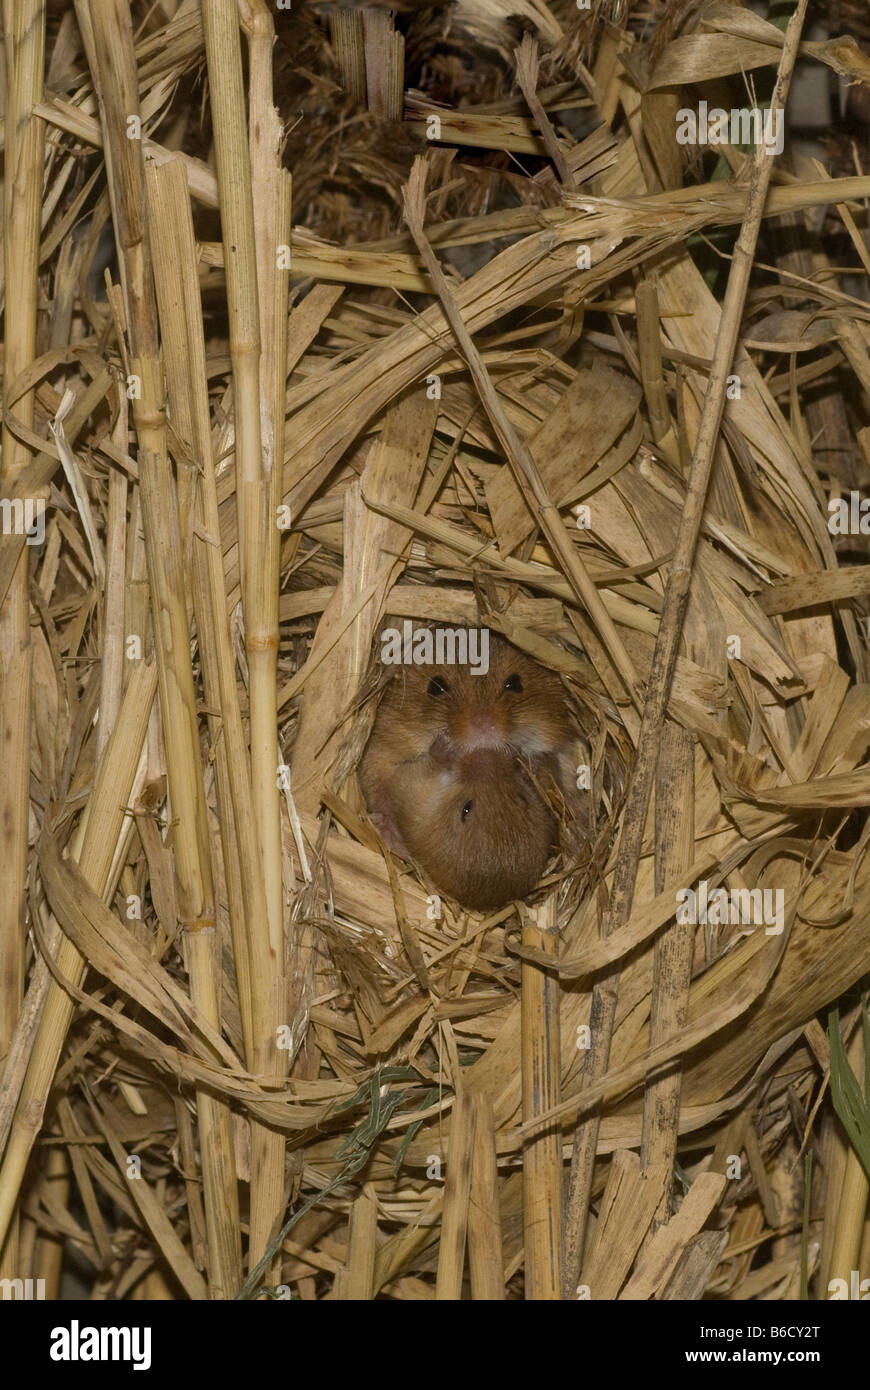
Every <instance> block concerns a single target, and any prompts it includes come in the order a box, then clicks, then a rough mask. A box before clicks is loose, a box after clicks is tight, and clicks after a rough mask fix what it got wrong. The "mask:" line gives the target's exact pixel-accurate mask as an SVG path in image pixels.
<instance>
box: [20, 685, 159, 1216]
mask: <svg viewBox="0 0 870 1390" xmlns="http://www.w3.org/2000/svg"><path fill="white" fill-rule="evenodd" d="M156 686H157V672H156V670H155V667H154V666H153V665H151V664H148V663H146V662H142V663H141V665H139V666H137V667H136V669H135V670H134V671H133V673H132V675H131V677H130V680H129V683H128V685H127V689H126V691H125V692H124V698H123V701H122V703H121V709H120V711H119V713H118V720H117V723H116V724H115V727H114V729H113V730H112V734H111V737H110V739H109V742H108V744H107V745H106V751H105V753H104V755H103V758H102V759H101V761H100V765H99V768H98V769H97V774H96V779H95V782H94V790H93V793H92V795H91V798H90V801H89V803H88V812H87V814H86V816H84V817H83V818H82V820H81V821H80V823H79V826H78V827H77V828H76V833H75V835H74V837H73V843H72V845H71V854H72V856H73V857H74V858H75V859H77V861H78V863H79V867H80V868H81V871H82V873H83V874H84V876H85V878H86V879H87V880H88V882H89V883H90V884H91V885H92V887H93V888H94V889H95V891H96V892H97V893H99V894H101V895H105V894H106V891H107V889H109V890H110V891H114V881H113V880H112V879H111V878H110V873H111V871H112V867H113V861H115V859H116V848H117V845H118V840H119V838H120V837H121V834H122V832H123V831H124V830H125V827H126V817H127V807H128V806H129V805H130V801H131V797H132V794H133V788H134V783H135V780H136V777H137V769H138V768H139V763H140V757H141V753H142V746H143V744H144V741H145V734H146V730H147V728H148V721H149V718H150V714H151V706H152V703H153V701H154V694H155V690H156ZM116 867H117V870H118V871H120V864H117V865H116ZM57 969H58V972H59V973H60V975H61V976H62V977H63V978H64V979H68V980H70V981H72V983H73V984H75V985H78V984H80V983H81V979H82V976H83V974H84V969H85V962H84V959H83V957H82V956H81V954H80V953H79V951H78V950H77V948H76V947H75V946H74V945H73V943H72V942H71V941H70V940H69V939H68V938H67V937H64V938H63V940H62V941H61V944H60V948H59V950H58V952H57ZM73 1008H74V1005H73V1001H72V999H71V998H70V996H69V995H68V994H67V993H66V992H65V991H64V990H63V989H62V988H61V986H60V985H58V984H57V983H56V982H55V981H54V980H52V982H51V984H50V985H49V988H48V993H47V996H46V1001H45V1007H44V1009H43V1013H42V1017H41V1019H40V1022H39V1029H38V1031H37V1034H36V1037H35V1039H34V1043H33V1046H32V1048H31V1051H30V1058H29V1061H28V1065H27V1072H26V1074H25V1077H24V1083H23V1085H22V1088H21V1094H20V1096H19V1099H18V1105H17V1108H16V1111H15V1116H14V1118H13V1121H12V1126H11V1129H10V1132H9V1139H8V1143H7V1145H6V1150H5V1153H4V1155H3V1166H2V1168H0V1241H2V1240H3V1239H5V1236H6V1232H7V1230H8V1229H9V1223H10V1221H11V1219H12V1215H13V1212H14V1210H15V1204H16V1202H17V1200H18V1192H19V1188H20V1186H21V1180H22V1178H23V1177H24V1170H25V1167H26V1165H27V1159H28V1156H29V1154H30V1151H31V1149H32V1147H33V1142H34V1140H35V1138H36V1135H37V1134H38V1132H39V1128H40V1125H41V1124H42V1116H43V1114H44V1111H45V1106H46V1102H47V1101H48V1092H49V1089H50V1087H51V1082H52V1079H53V1077H54V1073H55V1068H56V1067H57V1062H58V1058H59V1056H60V1050H61V1048H62V1047H63V1043H64V1039H65V1038H66V1035H67V1031H68V1029H69V1025H70V1021H71V1019H72V1014H73Z"/></svg>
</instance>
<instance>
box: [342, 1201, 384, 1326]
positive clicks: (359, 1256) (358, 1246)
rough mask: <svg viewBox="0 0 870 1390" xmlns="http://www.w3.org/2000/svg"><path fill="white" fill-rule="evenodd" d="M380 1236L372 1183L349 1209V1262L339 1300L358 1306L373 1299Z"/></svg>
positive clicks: (345, 1269) (343, 1273)
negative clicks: (378, 1237) (354, 1303)
mask: <svg viewBox="0 0 870 1390" xmlns="http://www.w3.org/2000/svg"><path fill="white" fill-rule="evenodd" d="M377 1235H378V1199H377V1197H376V1195H375V1190H374V1187H373V1186H372V1184H371V1183H366V1184H365V1186H364V1187H363V1190H362V1192H361V1193H360V1194H359V1196H358V1197H357V1198H356V1200H355V1202H354V1203H353V1206H352V1207H351V1209H350V1223H349V1227H348V1235H347V1261H346V1263H345V1266H344V1269H343V1270H341V1271H340V1273H341V1278H340V1283H339V1291H338V1293H337V1294H336V1297H338V1298H340V1299H342V1300H343V1301H349V1302H357V1303H359V1302H365V1303H368V1302H369V1301H370V1300H371V1299H372V1298H373V1297H374V1287H375V1254H376V1253H377Z"/></svg>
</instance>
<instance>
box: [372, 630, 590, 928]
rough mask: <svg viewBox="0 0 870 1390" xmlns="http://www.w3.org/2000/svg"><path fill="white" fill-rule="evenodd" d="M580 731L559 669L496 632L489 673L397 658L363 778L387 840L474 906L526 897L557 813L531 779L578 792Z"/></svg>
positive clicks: (491, 638) (552, 834)
mask: <svg viewBox="0 0 870 1390" xmlns="http://www.w3.org/2000/svg"><path fill="white" fill-rule="evenodd" d="M575 737H576V731H575V728H574V725H573V723H572V720H571V718H570V715H569V713H568V703H567V699H566V695H565V691H564V689H563V687H562V684H561V682H560V681H559V678H558V677H557V676H556V675H554V674H553V672H551V671H548V670H546V669H545V668H544V667H542V666H540V665H538V663H537V662H536V661H533V660H532V659H531V658H530V657H528V656H526V655H525V653H524V652H521V651H519V650H518V648H516V647H514V646H512V645H511V644H510V643H509V642H507V641H505V639H504V638H502V637H500V636H499V635H498V634H496V633H492V632H491V633H489V664H488V669H487V671H486V672H485V673H483V674H475V673H474V672H473V671H472V670H471V669H470V668H469V666H468V665H462V664H459V663H457V664H454V665H441V666H439V665H430V664H427V665H401V666H397V667H396V670H395V674H394V675H393V678H392V679H391V681H390V682H389V683H388V685H387V686H386V689H385V691H384V694H383V696H382V698H381V701H380V705H379V707H378V712H377V716H376V718H375V723H374V727H373V729H372V733H371V736H370V738H369V741H368V744H367V745H366V749H365V752H364V754H363V757H362V760H361V762H360V765H359V769H358V774H359V780H360V786H361V789H362V792H363V795H364V797H365V800H366V805H367V806H368V810H369V814H370V815H371V817H372V820H373V821H374V822H375V824H376V825H377V827H378V829H379V830H380V832H381V835H382V836H383V838H384V840H385V842H386V844H387V845H388V846H389V847H390V848H391V849H393V850H395V851H396V852H397V853H398V854H401V855H403V856H404V857H405V858H411V857H413V858H415V859H417V860H418V862H419V863H420V864H421V865H422V866H423V868H424V869H426V870H427V872H428V873H429V874H430V876H431V877H432V878H433V880H434V881H435V882H436V883H439V884H440V885H441V886H443V887H444V888H445V891H448V892H453V895H454V896H455V897H457V898H458V899H459V901H460V902H463V903H464V904H465V905H466V906H478V905H480V906H483V905H485V906H487V907H491V906H493V905H494V904H495V899H496V898H498V903H499V904H501V903H504V902H507V901H508V900H509V899H510V898H511V897H515V896H520V897H522V896H525V893H527V892H528V891H529V890H530V889H531V887H533V885H534V883H535V882H536V880H537V879H538V878H539V877H540V874H541V873H542V871H543V867H544V865H545V863H546V860H547V857H548V855H549V853H550V850H551V849H552V847H553V843H554V840H555V820H554V818H553V816H552V814H551V813H550V811H549V810H548V809H547V807H546V805H545V803H544V802H543V800H542V799H541V796H540V795H539V793H538V792H537V791H536V790H535V787H534V782H533V780H532V779H538V778H543V777H545V776H546V777H547V778H548V779H549V781H550V782H551V783H552V782H553V781H555V782H556V784H557V785H558V787H559V788H560V790H561V791H562V792H563V793H564V794H565V795H566V798H567V799H568V800H569V801H570V800H571V794H572V792H573V781H572V777H571V769H572V768H573V760H572V758H571V750H572V747H573V743H574V739H575ZM484 755H486V756H484ZM530 773H531V777H530V775H529V774H530ZM468 802H472V803H474V804H473V805H472V807H471V810H470V811H468V812H467V813H466V818H465V820H464V821H460V822H457V821H456V814H458V813H460V812H461V811H462V810H463V808H464V807H465V805H466V803H468ZM475 825H477V826H478V827H479V828H477V829H476V830H475V829H474V828H473V827H474V826H475ZM469 828H471V833H470V834H464V835H459V831H460V829H469ZM474 853H477V854H479V857H480V864H479V866H478V868H477V870H474V869H473V868H472V866H471V863H470V859H471V857H472V855H473V854H474ZM457 855H458V856H459V858H458V859H457V857H456V856H457ZM454 865H458V867H455V868H454V867H453V866H454ZM484 879H485V880H486V884H487V885H488V886H484ZM451 885H452V886H451ZM517 885H519V887H520V888H522V891H520V892H518V891H517ZM454 890H455V891H454ZM469 892H470V893H472V894H473V896H474V898H475V900H476V901H474V902H472V900H471V898H470V897H469V896H468V894H469ZM484 899H486V901H485V904H484Z"/></svg>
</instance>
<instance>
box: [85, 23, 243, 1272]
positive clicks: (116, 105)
mask: <svg viewBox="0 0 870 1390" xmlns="http://www.w3.org/2000/svg"><path fill="white" fill-rule="evenodd" d="M90 16H91V23H92V26H93V51H92V52H89V54H88V57H89V61H90V62H91V70H92V74H93V77H94V83H95V86H96V88H97V91H98V93H99V98H100V108H101V117H102V124H103V146H104V151H105V154H106V162H107V168H108V172H109V189H110V195H111V202H112V215H113V220H114V224H115V235H116V241H117V244H118V251H119V260H120V263H121V266H122V278H123V286H124V300H125V311H126V320H127V331H128V338H129V356H130V368H131V374H132V376H133V377H134V379H135V380H136V382H137V383H138V393H137V394H136V395H134V400H133V419H134V424H135V426H136V432H137V436H138V441H139V486H140V493H141V499H142V511H143V520H144V530H145V549H146V556H147V561H148V579H149V583H150V588H151V604H152V615H153V624H154V634H155V645H156V649H157V660H158V684H159V691H160V707H161V715H162V727H163V736H164V740H165V743H166V750H167V772H168V782H169V795H170V801H171V805H172V813H173V816H174V818H175V819H176V820H177V822H178V833H177V835H176V837H175V841H174V847H175V864H176V872H177V876H178V883H179V889H180V901H179V907H180V912H181V916H182V921H183V923H184V926H185V929H186V947H187V963H188V968H189V971H190V981H191V996H192V998H193V1001H194V1003H195V1004H196V1005H197V1007H198V1008H199V1009H200V1010H201V1011H202V1013H203V1015H204V1016H205V1017H206V1018H207V1019H208V1021H209V1022H210V1023H211V1024H213V1025H214V1027H215V1028H216V1029H218V1030H219V1029H220V1007H219V1001H218V995H217V989H216V972H215V963H214V957H215V945H216V932H215V905H214V889H213V884H212V870H211V857H210V846H209V839H208V823H207V817H206V805H205V790H204V787H203V780H202V769H201V765H200V751H199V731H198V723H197V714H196V698H195V693H194V686H193V671H192V667H191V661H190V647H189V640H188V620H187V604H186V598H185V582H184V566H183V560H182V545H181V536H180V532H179V516H178V508H177V502H176V497H175V486H174V482H173V477H172V472H171V469H170V466H169V459H168V456H167V453H166V425H165V420H164V417H163V412H162V408H161V407H162V400H163V373H162V366H161V362H160V356H159V348H158V337H157V311H156V303H155V299H154V287H153V280H152V271H151V259H150V251H149V245H148V234H147V220H146V200H145V182H144V163H143V159H142V149H141V141H140V140H137V139H135V138H132V139H131V138H130V131H129V127H128V121H129V120H130V119H131V118H132V119H141V118H140V116H139V101H138V83H137V76H136V65H135V58H134V53H133V41H132V30H131V27H130V14H129V10H127V9H126V8H125V7H124V6H123V4H122V0H91V5H90ZM197 1112H198V1116H199V1138H200V1152H201V1160H202V1171H203V1185H204V1189H205V1202H206V1223H207V1229H208V1244H209V1287H210V1291H211V1293H212V1296H213V1297H228V1296H230V1295H231V1294H232V1293H234V1292H235V1290H236V1289H237V1288H238V1287H239V1285H240V1283H241V1237H240V1228H239V1209H238V1192H237V1187H236V1179H235V1163H234V1156H233V1144H232V1129H231V1123H230V1112H229V1108H228V1106H227V1105H225V1104H224V1103H223V1102H221V1101H217V1100H215V1099H214V1097H213V1096H211V1095H210V1094H208V1093H207V1092H206V1091H205V1090H200V1091H198V1092H197Z"/></svg>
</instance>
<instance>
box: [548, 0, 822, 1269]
mask: <svg viewBox="0 0 870 1390" xmlns="http://www.w3.org/2000/svg"><path fill="white" fill-rule="evenodd" d="M807 3H808V0H798V5H797V7H796V9H795V11H794V14H793V15H792V17H791V19H790V20H789V25H788V30H787V33H786V39H785V46H784V49H783V54H782V59H781V61H780V65H779V72H778V74H777V79H776V86H775V89H774V93H773V96H772V98H771V111H782V110H783V109H784V107H785V103H786V100H787V98H788V91H789V86H790V84H791V75H792V72H793V70H794V64H795V58H796V56H797V50H798V45H799V43H800V35H801V30H802V28H803V22H804V18H805V15H806V9H807ZM772 169H773V159H772V156H771V155H769V154H766V153H765V152H764V147H763V146H762V145H759V146H758V150H757V153H756V156H755V161H754V164H753V169H752V182H751V185H750V189H749V196H748V199H747V206H746V217H745V220H744V222H743V226H742V227H741V230H740V234H739V236H738V238H737V242H736V244H735V247H734V255H733V259H732V261H731V271H730V273H729V276H728V285H727V289H726V291H725V299H724V302H723V305H722V315H721V319H720V323H719V333H718V336H717V339H716V345H715V350H714V355H713V362H712V366H711V369H710V379H709V385H708V388H707V394H706V396H705V398H704V409H703V413H702V416H701V423H700V426H699V429H698V438H697V442H696V445H695V452H694V456H693V459H692V467H691V471H690V475H689V484H688V491H687V493H686V501H685V505H684V508H683V514H682V517H681V519H680V529H679V532H678V535H677V541H676V546H675V548H674V555H673V559H672V561H671V565H670V569H669V573H668V582H667V587H666V590H665V599H664V606H663V609H662V614H661V619H660V623H659V630H658V635H657V637H656V645H655V651H654V653H653V660H652V666H651V669H650V677H649V685H648V689H647V697H646V702H645V704H644V709H643V718H642V720H641V728H640V735H639V739H638V747H637V753H636V756H635V763H634V767H633V769H632V774H631V781H630V783H629V790H628V795H627V798H626V805H625V812H624V818H623V825H622V833H621V836H620V842H619V855H618V858H617V862H616V871H615V873H614V879H613V889H612V893H611V898H610V906H609V910H608V913H607V917H606V919H605V922H604V927H603V929H604V933H605V935H610V934H611V933H612V932H615V931H618V930H619V928H620V927H622V926H625V924H626V922H627V921H628V918H629V916H630V913H631V905H632V899H633V896H634V884H635V879H636V876H637V869H638V865H639V863H640V855H641V848H642V845H643V835H644V830H645V827H646V820H647V811H648V808H649V801H650V794H651V792H652V786H653V780H654V777H655V769H656V763H657V760H658V752H659V742H660V738H661V730H662V724H663V721H664V717H665V710H666V708H667V702H668V698H669V695H670V690H671V682H672V680H673V674H674V668H675V666H676V661H677V652H678V650H679V645H680V638H681V635H682V630H683V619H684V617H685V612H686V606H687V603H688V598H689V586H690V584H691V581H692V572H693V561H694V555H695V549H696V546H697V543H698V536H699V534H700V530H701V521H702V517H703V512H704V502H705V499H706V496H707V487H708V484H709V481H710V473H711V471H712V467H713V458H714V454H715V447H716V440H717V437H718V434H719V427H720V424H721V421H722V412H723V409H724V406H725V388H726V381H727V377H728V373H729V371H730V368H731V363H732V360H733V357H734V350H735V347H736V344H737V337H738V334H739V331H740V321H741V318H742V314H743V305H744V301H745V299H746V292H747V290H748V288H749V278H750V275H751V273H752V264H753V258H754V255H755V246H756V242H757V240H758V231H759V228H760V226H761V219H762V217H763V215H764V204H765V199H766V197H767V189H768V185H769V183H770V176H771V172H772ZM618 995H619V972H618V971H617V972H613V973H612V974H610V975H609V976H608V977H607V979H606V980H605V981H604V982H598V983H597V984H596V986H595V989H594V991H593V995H592V1012H591V1016H590V1026H591V1030H592V1039H591V1047H590V1048H589V1051H588V1052H587V1054H586V1066H585V1070H584V1073H583V1075H584V1083H585V1084H586V1085H592V1084H594V1083H595V1082H597V1081H599V1080H600V1079H601V1078H602V1077H603V1076H604V1074H605V1072H606V1071H607V1067H608V1063H609V1060H610V1042H611V1038H612V1036H613V1025H614V1020H615V1018H616V1004H617V999H618ZM600 1117H601V1111H600V1107H596V1108H595V1109H594V1110H593V1111H592V1113H591V1114H590V1115H588V1116H587V1117H586V1118H585V1119H584V1120H582V1122H581V1123H580V1124H579V1125H578V1127H577V1130H576V1133H575V1137H574V1151H573V1154H572V1158H571V1183H570V1188H569V1196H568V1211H567V1220H566V1270H565V1280H566V1286H567V1287H571V1285H572V1284H576V1281H577V1279H578V1278H579V1274H580V1263H581V1260H582V1258H583V1241H584V1235H585V1228H586V1217H587V1213H588V1210H589V1197H590V1193H591V1190H592V1175H593V1170H594V1167H595V1153H596V1149H597V1147H598V1130H599V1124H600Z"/></svg>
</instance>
